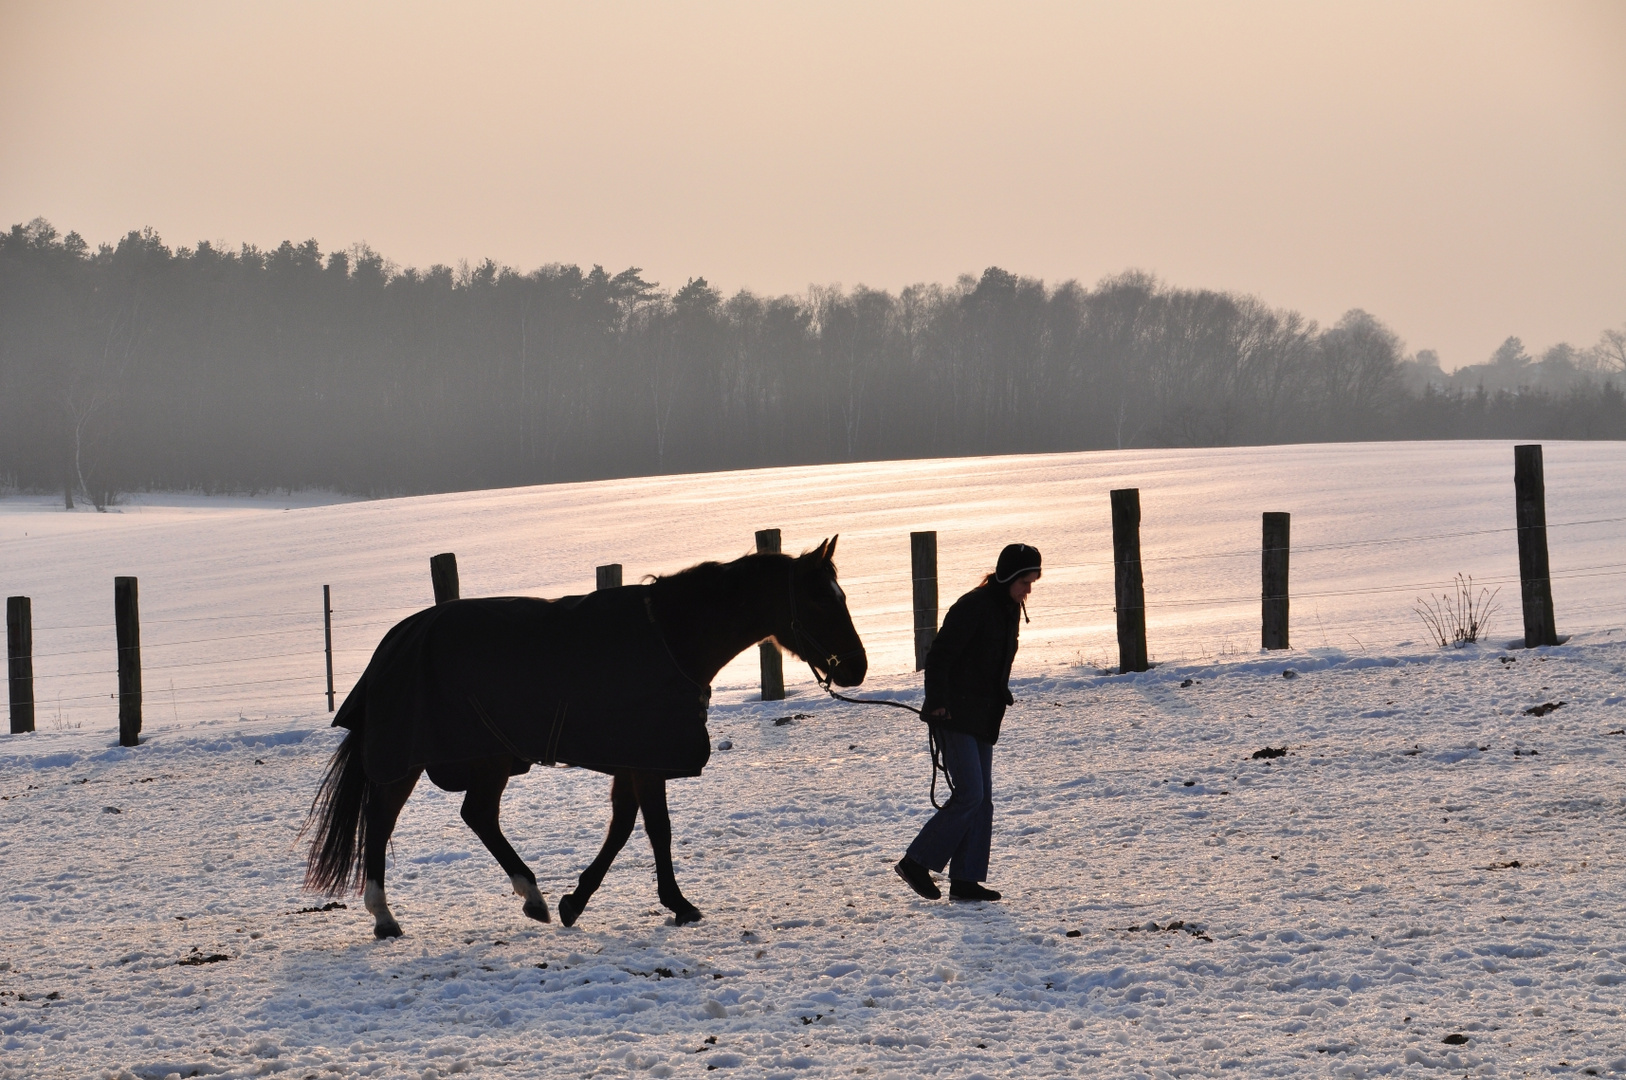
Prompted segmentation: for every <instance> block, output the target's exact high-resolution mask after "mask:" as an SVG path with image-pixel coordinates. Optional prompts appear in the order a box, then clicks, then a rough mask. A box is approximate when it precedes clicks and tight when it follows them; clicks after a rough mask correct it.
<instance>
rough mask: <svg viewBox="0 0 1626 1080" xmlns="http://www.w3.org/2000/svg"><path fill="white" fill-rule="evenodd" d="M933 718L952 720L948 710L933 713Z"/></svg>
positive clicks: (938, 710)
mask: <svg viewBox="0 0 1626 1080" xmlns="http://www.w3.org/2000/svg"><path fill="white" fill-rule="evenodd" d="M932 718H933V719H935V720H948V719H951V717H950V716H949V711H948V710H947V709H937V710H935V711H934V712H933V713H932Z"/></svg>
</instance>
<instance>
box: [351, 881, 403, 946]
mask: <svg viewBox="0 0 1626 1080" xmlns="http://www.w3.org/2000/svg"><path fill="white" fill-rule="evenodd" d="M361 902H362V904H363V905H364V906H365V907H366V908H367V910H368V911H370V912H372V915H373V936H374V937H376V938H392V937H400V936H401V924H400V923H398V922H396V921H395V916H394V915H392V914H390V905H389V904H388V902H386V901H385V899H384V886H383V883H381V882H377V881H372V880H369V881H368V882H367V888H366V889H365V890H364V891H363V892H362V894H361Z"/></svg>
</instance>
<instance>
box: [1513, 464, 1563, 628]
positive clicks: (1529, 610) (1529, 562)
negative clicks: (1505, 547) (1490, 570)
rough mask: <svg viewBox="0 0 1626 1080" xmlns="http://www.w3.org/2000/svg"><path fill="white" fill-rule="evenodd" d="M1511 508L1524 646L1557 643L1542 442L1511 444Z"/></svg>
mask: <svg viewBox="0 0 1626 1080" xmlns="http://www.w3.org/2000/svg"><path fill="white" fill-rule="evenodd" d="M1513 497H1514V510H1515V514H1516V517H1517V520H1518V526H1519V595H1520V599H1521V600H1522V601H1523V603H1524V647H1525V648H1527V649H1533V648H1535V647H1536V646H1537V645H1557V644H1558V627H1557V625H1556V621H1555V619H1554V617H1553V582H1552V577H1551V575H1550V573H1549V570H1548V566H1547V484H1546V480H1545V479H1544V478H1543V476H1542V468H1541V444H1540V443H1535V444H1532V445H1529V446H1515V447H1514V448H1513Z"/></svg>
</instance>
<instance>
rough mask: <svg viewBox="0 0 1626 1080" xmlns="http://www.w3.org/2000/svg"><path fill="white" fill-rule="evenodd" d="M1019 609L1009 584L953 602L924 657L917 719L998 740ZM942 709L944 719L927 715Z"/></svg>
mask: <svg viewBox="0 0 1626 1080" xmlns="http://www.w3.org/2000/svg"><path fill="white" fill-rule="evenodd" d="M1019 610H1020V609H1019V607H1018V605H1017V603H1016V601H1014V600H1012V599H1011V593H1010V588H1009V586H1006V585H999V584H988V585H979V586H978V587H977V588H975V589H972V590H971V591H970V592H968V593H966V594H965V595H964V596H962V597H960V598H959V599H958V600H956V601H955V602H954V606H953V607H951V608H949V612H948V615H947V616H946V617H945V618H944V619H943V628H942V629H941V630H939V631H938V632H937V639H936V640H935V641H933V642H932V648H931V652H929V653H927V654H926V703H925V707H924V709H923V710H922V715H921V719H922V720H925V721H926V722H927V723H931V724H938V725H940V726H942V727H945V728H947V729H949V730H950V731H961V732H964V733H965V734H967V735H975V736H976V737H977V738H979V739H982V740H983V741H985V742H990V743H992V742H998V741H999V724H1000V721H1001V720H1003V719H1004V718H1005V706H1007V705H1010V704H1013V701H1012V698H1011V689H1010V681H1011V661H1012V660H1014V659H1015V658H1016V628H1017V615H1018V612H1019ZM940 708H946V709H948V711H949V716H948V718H947V719H941V718H938V717H935V716H932V715H931V714H932V713H933V712H935V711H936V710H938V709H940Z"/></svg>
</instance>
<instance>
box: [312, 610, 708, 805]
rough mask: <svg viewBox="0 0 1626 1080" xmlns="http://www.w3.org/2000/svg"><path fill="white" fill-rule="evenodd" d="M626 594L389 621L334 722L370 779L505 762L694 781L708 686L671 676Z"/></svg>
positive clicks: (657, 636) (642, 615)
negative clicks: (357, 739)
mask: <svg viewBox="0 0 1626 1080" xmlns="http://www.w3.org/2000/svg"><path fill="white" fill-rule="evenodd" d="M652 595H653V593H652V589H651V587H650V586H648V585H629V586H624V587H622V588H617V589H603V590H600V591H599V592H594V593H589V594H588V595H586V596H566V597H563V598H561V599H558V600H540V599H535V598H532V597H523V596H511V597H497V598H492V599H478V600H453V601H451V602H449V603H445V604H439V605H437V606H435V607H432V608H428V609H426V610H424V611H420V612H418V613H417V614H416V615H412V616H410V617H409V618H407V619H404V620H402V621H401V622H399V623H397V624H396V625H395V626H394V627H393V628H392V629H391V630H390V632H389V633H388V634H386V635H384V640H383V641H382V642H380V643H379V646H378V649H377V650H376V651H375V652H374V653H373V658H372V660H371V661H370V662H369V663H368V665H367V670H366V671H364V672H363V673H362V675H361V678H360V679H359V680H358V681H357V682H356V686H355V689H354V690H352V691H351V692H350V695H349V696H348V697H347V698H345V702H344V705H343V706H342V707H341V708H340V709H339V712H338V715H336V716H335V717H334V719H333V723H334V726H336V727H345V728H349V729H350V730H352V731H357V732H361V733H362V734H363V746H364V751H363V762H364V764H365V766H366V770H367V776H368V778H369V779H371V780H372V781H373V782H374V783H380V784H385V783H391V782H393V781H395V780H400V779H403V778H404V777H406V776H408V775H410V774H412V773H413V772H415V771H416V770H418V769H420V768H423V767H426V766H434V765H438V764H450V763H454V762H459V761H469V760H474V759H478V758H489V757H493V756H500V755H503V754H507V755H510V756H512V757H514V758H516V759H518V761H517V762H516V764H515V766H514V768H515V770H516V771H517V772H523V771H525V769H527V768H529V766H530V763H532V762H542V763H544V764H548V765H553V764H566V765H580V766H583V767H585V768H589V769H596V770H598V771H601V772H614V771H617V770H622V769H642V770H647V771H649V772H653V773H657V774H660V775H662V776H666V777H677V776H698V775H700V771H701V769H703V768H704V767H705V764H706V760H707V759H708V758H709V757H710V756H711V736H710V734H709V733H708V732H707V731H706V706H707V704H708V703H709V702H710V700H711V688H710V687H709V686H701V685H699V684H697V683H695V682H694V681H693V680H691V679H690V678H689V677H688V676H686V675H685V674H684V673H683V672H682V670H680V669H679V668H678V665H677V662H676V661H675V660H674V659H673V658H672V653H671V650H670V649H669V648H667V645H666V641H665V639H664V638H662V636H661V632H660V629H659V628H658V627H657V626H656V624H655V617H654V612H653V610H652V608H651V607H650V604H651V599H652Z"/></svg>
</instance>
